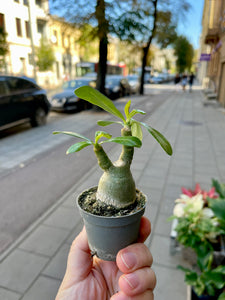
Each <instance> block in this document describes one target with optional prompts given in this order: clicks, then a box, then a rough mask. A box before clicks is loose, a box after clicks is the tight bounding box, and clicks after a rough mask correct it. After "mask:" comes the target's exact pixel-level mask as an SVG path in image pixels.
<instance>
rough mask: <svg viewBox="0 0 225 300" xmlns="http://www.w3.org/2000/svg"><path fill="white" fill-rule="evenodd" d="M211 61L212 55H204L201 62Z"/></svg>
mask: <svg viewBox="0 0 225 300" xmlns="http://www.w3.org/2000/svg"><path fill="white" fill-rule="evenodd" d="M210 59H211V54H207V53H202V54H201V56H200V61H210Z"/></svg>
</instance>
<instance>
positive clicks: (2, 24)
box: [0, 14, 5, 30]
mask: <svg viewBox="0 0 225 300" xmlns="http://www.w3.org/2000/svg"><path fill="white" fill-rule="evenodd" d="M0 27H1V28H3V30H5V16H4V15H3V14H0Z"/></svg>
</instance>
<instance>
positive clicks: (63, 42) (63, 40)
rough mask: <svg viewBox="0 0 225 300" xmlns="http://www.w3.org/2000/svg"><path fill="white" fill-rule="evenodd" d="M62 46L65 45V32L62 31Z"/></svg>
mask: <svg viewBox="0 0 225 300" xmlns="http://www.w3.org/2000/svg"><path fill="white" fill-rule="evenodd" d="M62 46H63V47H64V46H65V34H64V32H63V33H62Z"/></svg>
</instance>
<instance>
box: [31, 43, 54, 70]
mask: <svg viewBox="0 0 225 300" xmlns="http://www.w3.org/2000/svg"><path fill="white" fill-rule="evenodd" d="M36 55H37V66H38V67H39V71H48V70H51V69H52V66H53V63H54V62H55V55H54V50H53V48H52V47H51V45H49V43H48V41H47V40H45V39H41V41H40V47H38V48H37V49H36Z"/></svg>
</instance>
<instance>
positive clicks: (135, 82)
mask: <svg viewBox="0 0 225 300" xmlns="http://www.w3.org/2000/svg"><path fill="white" fill-rule="evenodd" d="M126 78H127V80H128V82H129V85H130V88H131V93H132V94H136V93H138V91H139V88H140V77H139V76H138V75H127V76H126Z"/></svg>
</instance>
